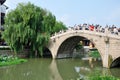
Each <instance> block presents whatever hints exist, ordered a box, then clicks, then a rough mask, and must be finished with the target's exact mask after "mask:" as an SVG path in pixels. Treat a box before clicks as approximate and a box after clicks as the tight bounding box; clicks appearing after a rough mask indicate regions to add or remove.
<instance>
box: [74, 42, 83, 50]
mask: <svg viewBox="0 0 120 80" xmlns="http://www.w3.org/2000/svg"><path fill="white" fill-rule="evenodd" d="M82 48H83V46H82V44H81V43H78V44H77V45H76V46H75V49H76V50H80V49H82Z"/></svg>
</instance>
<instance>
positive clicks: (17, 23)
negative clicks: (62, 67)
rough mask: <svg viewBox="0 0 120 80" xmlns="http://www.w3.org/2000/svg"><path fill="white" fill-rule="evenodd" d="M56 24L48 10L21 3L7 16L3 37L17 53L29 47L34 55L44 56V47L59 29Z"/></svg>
mask: <svg viewBox="0 0 120 80" xmlns="http://www.w3.org/2000/svg"><path fill="white" fill-rule="evenodd" d="M56 23H57V24H59V22H57V21H56V18H55V16H54V15H53V14H52V13H51V12H49V11H47V10H46V9H42V8H40V7H38V6H35V5H33V4H31V3H30V2H29V3H27V4H25V3H19V4H18V6H17V8H16V9H14V10H11V11H10V12H8V14H7V15H6V18H5V31H4V32H3V34H2V37H3V39H5V41H6V42H7V44H8V45H10V47H11V49H13V50H14V51H15V53H17V52H18V51H21V50H24V48H25V47H29V48H30V50H31V51H32V52H33V53H34V54H32V55H37V54H38V53H40V55H41V56H42V55H43V53H42V50H43V47H44V46H45V45H46V44H47V43H48V41H49V38H50V34H51V33H53V32H55V28H57V25H56ZM60 24H61V23H60ZM64 27H65V26H64ZM60 29H62V28H60Z"/></svg>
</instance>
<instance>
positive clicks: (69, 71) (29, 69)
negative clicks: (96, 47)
mask: <svg viewBox="0 0 120 80" xmlns="http://www.w3.org/2000/svg"><path fill="white" fill-rule="evenodd" d="M96 74H99V75H113V76H115V77H117V78H120V69H119V68H114V69H106V68H103V67H102V64H101V62H100V61H97V62H93V63H89V61H83V60H81V59H56V60H52V59H48V58H47V59H46V58H44V59H43V58H39V59H28V62H26V63H22V64H18V65H12V66H5V67H0V80H79V78H84V77H89V76H94V75H96Z"/></svg>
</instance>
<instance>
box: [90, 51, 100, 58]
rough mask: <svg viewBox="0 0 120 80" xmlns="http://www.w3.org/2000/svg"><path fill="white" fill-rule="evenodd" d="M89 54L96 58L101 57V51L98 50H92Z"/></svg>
mask: <svg viewBox="0 0 120 80" xmlns="http://www.w3.org/2000/svg"><path fill="white" fill-rule="evenodd" d="M89 56H91V57H94V58H99V57H100V53H99V52H98V50H94V51H90V52H89Z"/></svg>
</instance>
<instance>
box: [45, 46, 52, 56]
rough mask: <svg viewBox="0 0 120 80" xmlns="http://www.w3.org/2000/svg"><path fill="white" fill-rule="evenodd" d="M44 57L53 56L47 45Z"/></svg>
mask: <svg viewBox="0 0 120 80" xmlns="http://www.w3.org/2000/svg"><path fill="white" fill-rule="evenodd" d="M43 57H44V58H52V54H51V51H50V50H49V49H48V48H46V47H45V48H44V49H43Z"/></svg>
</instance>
